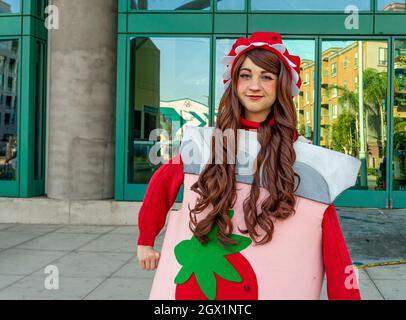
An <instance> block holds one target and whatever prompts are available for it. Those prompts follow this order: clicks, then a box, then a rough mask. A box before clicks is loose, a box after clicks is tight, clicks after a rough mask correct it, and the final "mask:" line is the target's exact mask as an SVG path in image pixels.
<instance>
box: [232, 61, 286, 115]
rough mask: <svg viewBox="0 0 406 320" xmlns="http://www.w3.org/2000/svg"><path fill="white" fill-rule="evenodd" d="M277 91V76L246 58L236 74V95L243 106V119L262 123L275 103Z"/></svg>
mask: <svg viewBox="0 0 406 320" xmlns="http://www.w3.org/2000/svg"><path fill="white" fill-rule="evenodd" d="M277 89H278V76H277V75H276V74H274V73H271V72H269V71H265V70H264V69H262V68H260V67H258V66H257V65H256V64H254V63H253V62H252V60H251V59H250V58H246V59H245V61H244V63H243V64H242V66H241V68H240V71H239V74H238V84H237V93H238V98H239V100H240V102H241V104H242V105H243V106H244V110H245V118H246V119H247V120H250V121H256V122H262V121H264V120H265V119H266V117H267V116H268V114H269V112H271V110H272V106H273V104H274V103H275V100H276V97H277Z"/></svg>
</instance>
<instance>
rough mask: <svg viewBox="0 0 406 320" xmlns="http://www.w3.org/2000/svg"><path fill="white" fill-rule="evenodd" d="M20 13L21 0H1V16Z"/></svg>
mask: <svg viewBox="0 0 406 320" xmlns="http://www.w3.org/2000/svg"><path fill="white" fill-rule="evenodd" d="M16 12H20V0H0V14H5V13H16Z"/></svg>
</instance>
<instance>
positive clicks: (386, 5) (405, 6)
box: [378, 0, 406, 11]
mask: <svg viewBox="0 0 406 320" xmlns="http://www.w3.org/2000/svg"><path fill="white" fill-rule="evenodd" d="M378 10H380V11H406V1H405V0H378Z"/></svg>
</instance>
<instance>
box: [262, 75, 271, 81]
mask: <svg viewBox="0 0 406 320" xmlns="http://www.w3.org/2000/svg"><path fill="white" fill-rule="evenodd" d="M263 78H264V79H265V80H273V79H272V77H270V76H264V77H263Z"/></svg>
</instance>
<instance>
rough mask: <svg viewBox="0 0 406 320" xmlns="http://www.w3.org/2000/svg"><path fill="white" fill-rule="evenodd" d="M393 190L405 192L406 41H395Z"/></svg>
mask: <svg viewBox="0 0 406 320" xmlns="http://www.w3.org/2000/svg"><path fill="white" fill-rule="evenodd" d="M394 60H395V64H394V68H395V72H394V77H395V79H394V89H395V100H394V107H393V189H394V190H398V191H406V150H405V147H406V40H398V41H395V59H394Z"/></svg>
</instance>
